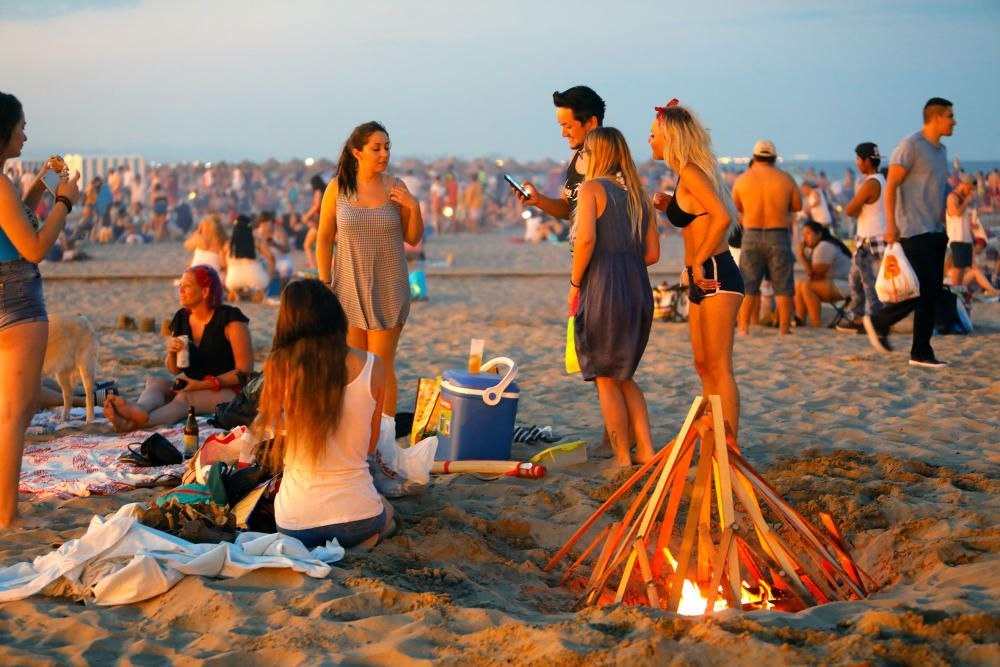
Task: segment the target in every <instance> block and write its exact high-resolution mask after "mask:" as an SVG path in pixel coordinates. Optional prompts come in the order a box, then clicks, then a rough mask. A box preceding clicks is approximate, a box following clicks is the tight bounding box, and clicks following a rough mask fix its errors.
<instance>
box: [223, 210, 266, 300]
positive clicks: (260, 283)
mask: <svg viewBox="0 0 1000 667" xmlns="http://www.w3.org/2000/svg"><path fill="white" fill-rule="evenodd" d="M223 254H224V255H225V256H226V289H227V290H228V291H229V300H230V301H236V300H238V299H239V298H240V293H241V292H242V293H246V294H248V295H249V297H250V300H251V301H262V300H263V299H264V291H265V290H266V289H267V284H268V283H269V282H270V281H271V278H270V277H271V276H273V275H274V256H273V255H272V254H271V250H270V248H268V247H267V244H266V243H264V242H263V241H261V240H260V239H258V238H256V237H255V236H254V233H253V227H252V226H251V223H250V218H249V217H247V216H245V215H240V216H239V217H238V218H236V224H235V225H233V235H232V237H231V238H230V239H229V242H228V243H226V247H225V252H224V253H223ZM258 257H263V258H264V259H265V260H266V261H267V266H268V268H267V270H264V267H263V266H262V265H261V263H260V260H259V259H258Z"/></svg>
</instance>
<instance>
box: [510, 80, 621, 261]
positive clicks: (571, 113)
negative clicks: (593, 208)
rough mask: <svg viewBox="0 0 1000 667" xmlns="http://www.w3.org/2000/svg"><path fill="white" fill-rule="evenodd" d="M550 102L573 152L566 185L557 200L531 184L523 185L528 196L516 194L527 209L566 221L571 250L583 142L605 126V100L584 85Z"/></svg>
mask: <svg viewBox="0 0 1000 667" xmlns="http://www.w3.org/2000/svg"><path fill="white" fill-rule="evenodd" d="M552 102H553V103H554V104H555V106H556V121H557V122H558V123H559V126H560V127H561V128H562V135H563V136H564V137H566V141H567V142H569V147H570V148H572V149H573V158H572V159H571V160H570V161H569V166H567V167H566V184H565V185H564V186H563V191H562V196H561V197H559V198H558V199H554V198H552V197H546V196H545V195H543V194H542V193H541V192H539V191H538V188H536V187H535V186H534V185H533V184H531V183H525V184H524V189H525V190H526V191H527V192H528V193H530V195H531V196H530V197H524V196H522V195H521V194H520V193H517V191H516V190H515V193H517V196H518V198H519V199H520V200H521V201H522V202H523V203H525V204H528V205H529V206H537V207H538V208H540V209H542V210H543V211H545V212H546V213H548V214H549V215H551V216H554V217H556V218H561V219H563V220H568V221H569V224H570V247H572V244H573V239H574V237H575V234H574V231H575V225H574V224H573V223H574V217H575V216H574V214H575V212H576V193H577V190H579V188H580V184H581V183H583V176H584V173H585V172H586V167H585V166H584V164H583V163H582V162H581V160H580V151H581V150H582V149H583V140H584V139H585V138H586V137H587V133H588V132H590V131H591V130H592V129H594V128H595V127H600V126H601V125H603V124H604V109H605V104H604V100H602V99H601V96H600V95H598V94H597V93H595V92H594V91H593V90H592V89H591V88H588V87H587V86H573V87H572V88H568V89H567V90H564V91H563V92H561V93H560V92H555V93H552Z"/></svg>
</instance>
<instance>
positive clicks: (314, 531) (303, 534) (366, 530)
mask: <svg viewBox="0 0 1000 667" xmlns="http://www.w3.org/2000/svg"><path fill="white" fill-rule="evenodd" d="M388 519H389V515H388V514H387V513H386V509H385V507H383V508H382V513H381V514H378V515H376V516H373V517H371V518H370V519H360V520H358V521H348V522H347V523H331V524H329V525H327V526H317V527H315V528H304V529H302V530H288V529H287V528H282V527H281V526H278V532H279V533H281V534H282V535H288V536H289V537H294V538H295V539H297V540H299V541H300V542H302V544H304V545H306V548H307V549H312V548H314V547H319V546H323V545H324V544H326V543H327V542H328V541H329V540H331V539H333V538H337V542H338V543H339V544H340V546H342V547H344V548H345V549H350V548H351V547H356V546H358V545H359V544H361V543H362V542H364V541H365V540H367V539H368V538H369V537H371V536H372V535H378V534H379V533H381V532H382V530H383V529H384V528H385V524H386V522H387V521H388Z"/></svg>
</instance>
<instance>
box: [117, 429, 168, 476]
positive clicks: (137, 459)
mask: <svg viewBox="0 0 1000 667" xmlns="http://www.w3.org/2000/svg"><path fill="white" fill-rule="evenodd" d="M137 446H138V448H137ZM118 460H119V461H121V462H122V463H128V464H130V465H134V466H138V467H140V468H152V467H155V466H169V465H174V464H175V463H180V462H181V461H183V460H184V457H183V456H182V455H181V453H180V452H179V451H178V450H177V448H176V447H174V445H173V443H172V442H170V441H169V440H167V439H166V438H165V437H163V436H162V435H160V434H159V433H153V434H152V435H150V436H149V437H148V438H146V439H145V440H143V441H142V442H141V443H140V442H133V443H132V444H130V445H129V446H128V452H126V453H124V454H122V455H121V456H120V457H118Z"/></svg>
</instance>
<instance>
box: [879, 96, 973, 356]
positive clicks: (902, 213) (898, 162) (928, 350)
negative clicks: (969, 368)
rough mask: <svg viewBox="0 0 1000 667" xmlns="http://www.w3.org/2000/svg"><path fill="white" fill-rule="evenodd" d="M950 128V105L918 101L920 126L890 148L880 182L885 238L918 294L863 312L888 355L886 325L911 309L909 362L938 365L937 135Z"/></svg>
mask: <svg viewBox="0 0 1000 667" xmlns="http://www.w3.org/2000/svg"><path fill="white" fill-rule="evenodd" d="M954 130H955V112H954V110H953V105H952V103H951V102H949V101H948V100H946V99H943V98H940V97H932V98H931V99H929V100H928V101H927V103H926V104H924V126H923V128H922V129H921V130H920V131H918V132H914V133H913V134H911V135H909V136H908V137H904V138H903V140H902V141H900V142H899V144H898V145H897V146H896V148H895V150H893V151H892V157H891V158H890V160H889V178H888V179H887V180H886V186H885V220H886V222H885V235H884V238H885V241H886V243H896V242H897V241H898V242H899V244H900V246H902V248H903V252H904V253H906V259H907V260H908V261H909V263H910V266H912V267H913V271H914V273H916V275H917V280H918V281H919V283H920V296H916V297H914V298H912V299H907V300H906V301H900V302H899V303H890V304H886V306H885V308H883V309H882V310H881V311H880V312H878V313H875V314H874V315H871V316H868V315H865V317H864V319H863V321H864V325H865V331H866V332H867V334H868V340H869V342H871V344H872V347H874V348H875V349H876V350H878V351H879V352H882V353H883V354H889V352H891V351H892V348H891V347H890V346H889V338H888V336H889V328H890V327H891V326H892V325H893V324H895V323H896V322H898V321H899V320H901V319H903V318H904V317H906V316H907V315H909V314H910V313H911V312H912V313H913V342H912V344H911V346H910V365H911V366H920V367H923V368H935V369H937V368H943V367H945V366H947V365H948V364H947V363H945V362H943V361H939V360H938V358H937V357H936V356H934V349H933V348H932V347H931V336H932V335H933V333H934V310H935V306H936V305H937V303H938V299H939V298H940V297H941V289H942V281H943V278H944V255H945V250H946V248H947V244H948V237H947V236H946V235H945V201H946V199H947V197H948V150H947V148H945V146H944V144H942V143H941V137H950V136H951V134H952V132H953V131H954Z"/></svg>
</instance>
